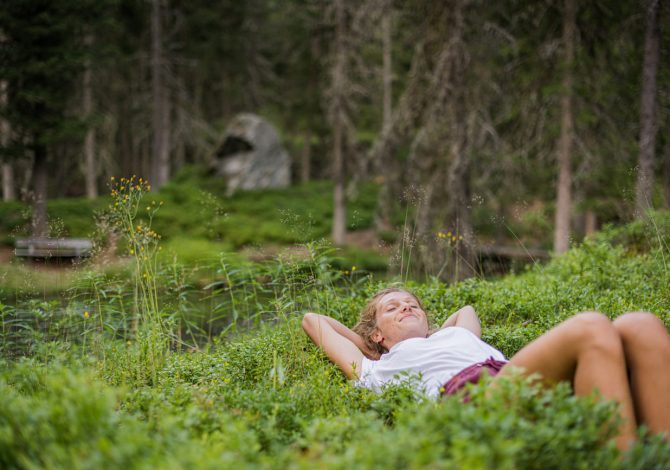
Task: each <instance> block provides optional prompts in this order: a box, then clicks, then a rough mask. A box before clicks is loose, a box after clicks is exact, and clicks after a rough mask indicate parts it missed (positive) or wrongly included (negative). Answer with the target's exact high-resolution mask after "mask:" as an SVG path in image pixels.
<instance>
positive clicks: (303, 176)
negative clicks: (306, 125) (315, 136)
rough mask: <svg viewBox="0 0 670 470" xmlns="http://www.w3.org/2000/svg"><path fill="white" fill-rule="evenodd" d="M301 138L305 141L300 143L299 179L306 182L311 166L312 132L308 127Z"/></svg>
mask: <svg viewBox="0 0 670 470" xmlns="http://www.w3.org/2000/svg"><path fill="white" fill-rule="evenodd" d="M303 138H304V139H305V141H304V143H303V145H302V153H301V155H300V181H301V182H303V183H306V182H308V181H309V177H310V173H311V166H312V165H311V162H312V142H311V140H312V132H311V130H310V129H307V131H305V135H304V136H303Z"/></svg>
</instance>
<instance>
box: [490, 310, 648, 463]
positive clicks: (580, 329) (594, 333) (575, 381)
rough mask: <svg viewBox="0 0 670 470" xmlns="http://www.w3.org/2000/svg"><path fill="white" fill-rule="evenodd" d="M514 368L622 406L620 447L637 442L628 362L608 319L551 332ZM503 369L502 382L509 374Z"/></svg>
mask: <svg viewBox="0 0 670 470" xmlns="http://www.w3.org/2000/svg"><path fill="white" fill-rule="evenodd" d="M509 364H510V365H512V366H516V367H521V368H523V369H524V370H525V371H526V372H527V373H529V374H532V373H539V374H540V375H542V377H543V378H544V379H545V380H546V381H548V382H559V381H565V380H567V381H570V382H571V383H572V385H573V388H574V391H575V394H577V395H588V394H590V393H591V392H593V390H598V392H599V393H600V394H601V395H602V396H603V397H604V398H607V399H610V400H614V401H616V402H617V403H619V412H620V414H621V417H622V418H623V423H622V425H621V427H620V428H619V436H618V437H617V440H616V443H617V447H619V449H622V450H623V449H626V448H627V447H628V445H629V444H630V442H631V441H632V440H634V439H635V429H636V421H635V414H634V411H633V401H632V398H631V393H630V387H629V384H628V377H627V375H626V362H625V356H624V351H623V346H622V344H621V338H620V337H619V333H618V332H617V330H616V328H614V325H613V324H612V322H611V321H610V320H609V319H608V318H607V317H606V316H604V315H602V314H600V313H595V312H587V313H581V314H579V315H575V316H574V317H571V318H569V319H568V320H566V321H564V322H563V323H561V324H560V325H558V326H556V327H555V328H552V329H551V330H550V331H548V332H546V333H545V334H543V335H542V336H540V337H539V338H537V339H536V340H535V341H533V342H532V343H530V344H528V345H527V346H526V347H524V348H523V349H521V351H519V352H518V353H517V354H515V355H514V357H512V359H511V360H510V362H509ZM509 370H510V368H508V367H507V366H505V367H504V368H503V369H502V371H501V373H500V374H499V376H502V375H505V374H506V373H509Z"/></svg>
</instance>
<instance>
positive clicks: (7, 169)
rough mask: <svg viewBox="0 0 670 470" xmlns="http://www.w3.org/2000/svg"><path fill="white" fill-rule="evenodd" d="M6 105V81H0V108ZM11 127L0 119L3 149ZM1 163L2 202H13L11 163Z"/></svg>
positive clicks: (0, 140) (0, 161)
mask: <svg viewBox="0 0 670 470" xmlns="http://www.w3.org/2000/svg"><path fill="white" fill-rule="evenodd" d="M6 104H7V81H6V80H2V81H0V108H1V107H4V106H5V105H6ZM11 131H12V130H11V126H10V125H9V121H7V120H6V119H0V146H1V147H5V146H7V145H8V144H9V138H10V133H11ZM0 163H2V200H3V201H13V200H14V199H16V190H15V187H14V171H13V170H14V169H13V168H12V165H11V163H9V161H6V160H0Z"/></svg>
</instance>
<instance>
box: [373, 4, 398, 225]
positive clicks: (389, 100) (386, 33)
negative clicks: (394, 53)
mask: <svg viewBox="0 0 670 470" xmlns="http://www.w3.org/2000/svg"><path fill="white" fill-rule="evenodd" d="M391 12H392V2H391V1H386V2H385V4H384V14H383V16H382V58H383V65H382V88H383V103H382V106H383V109H382V112H383V114H382V116H383V121H382V133H383V132H384V131H385V130H386V132H388V131H389V129H390V128H391V126H392V125H393V122H392V119H393V108H392V104H393V89H392V85H393V69H392V63H391V46H392V43H391ZM391 158H392V154H391V152H389V151H388V150H387V151H386V152H383V153H380V154H379V160H380V161H378V162H375V163H376V165H377V172H378V174H380V176H381V174H382V173H383V174H384V177H383V178H382V180H381V187H380V188H379V195H378V198H377V224H376V225H377V230H378V231H382V230H390V229H391V212H392V211H393V195H392V192H391V185H392V184H393V183H394V182H395V180H396V179H397V178H396V176H395V172H396V171H397V170H396V169H395V168H394V165H393V164H392V162H391Z"/></svg>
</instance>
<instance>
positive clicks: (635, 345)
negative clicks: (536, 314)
mask: <svg viewBox="0 0 670 470" xmlns="http://www.w3.org/2000/svg"><path fill="white" fill-rule="evenodd" d="M302 326H303V329H304V330H305V332H306V333H307V334H308V335H309V337H310V338H311V339H312V341H314V343H316V345H317V346H318V347H319V348H321V349H322V350H323V351H324V352H325V353H326V355H327V356H328V358H329V359H330V360H331V361H332V362H333V363H335V364H336V365H337V366H338V367H339V368H340V369H341V370H342V372H344V374H345V375H346V376H347V377H348V378H350V379H356V380H357V381H358V382H357V383H358V384H359V385H361V386H364V387H367V388H370V389H372V390H375V391H379V389H380V388H381V386H382V385H384V384H386V383H390V382H393V381H394V377H397V375H398V374H400V373H401V372H406V373H409V374H411V375H420V377H421V383H420V387H421V388H422V391H424V392H425V393H426V394H427V395H430V396H439V395H440V394H442V395H451V394H453V393H456V392H457V391H458V390H459V389H460V388H462V387H463V386H464V385H465V384H466V383H469V382H472V383H474V382H476V381H477V380H478V378H479V376H480V374H481V373H482V372H483V371H484V370H486V371H487V372H488V373H489V374H491V375H497V374H498V375H499V376H501V375H505V374H508V373H509V372H510V370H511V368H510V367H509V366H516V367H517V368H520V369H521V370H523V371H524V372H525V373H527V374H532V373H538V374H540V375H541V376H542V377H543V378H544V380H546V381H547V382H548V383H551V382H558V381H565V380H567V381H570V382H571V384H572V386H573V389H574V391H575V393H576V394H577V395H588V394H590V393H591V392H592V391H593V390H594V389H595V390H597V391H598V392H599V393H600V394H601V395H602V396H603V397H604V398H606V399H610V400H614V401H616V402H617V403H618V404H619V412H620V414H621V417H622V418H623V421H622V424H621V427H620V429H619V435H618V437H617V441H616V442H617V446H618V447H619V448H620V449H625V448H627V447H628V445H629V444H630V442H631V441H632V440H633V439H634V438H635V429H636V427H637V425H638V424H642V423H644V424H645V425H646V426H647V427H648V428H649V429H650V430H651V431H652V432H654V433H657V432H666V433H667V434H666V439H667V438H668V434H670V336H669V335H668V332H667V330H666V329H665V326H664V325H663V323H662V322H661V320H660V319H658V318H657V317H656V316H654V315H652V314H650V313H642V312H637V313H627V314H625V315H622V316H620V317H618V318H617V319H616V320H614V321H610V320H609V319H608V318H607V317H606V316H604V315H602V314H600V313H595V312H586V313H580V314H578V315H575V316H574V317H571V318H569V319H568V320H566V321H564V322H563V323H561V324H560V325H558V326H556V327H555V328H553V329H551V330H550V331H548V332H546V333H545V334H543V335H542V336H540V337H539V338H537V339H536V340H535V341H533V342H531V343H530V344H528V345H527V346H525V347H524V348H523V349H521V350H520V351H519V352H518V353H517V354H515V355H514V356H513V357H512V358H511V359H510V360H509V361H507V360H506V359H505V357H504V356H503V354H502V353H501V352H500V351H498V350H496V349H495V348H493V347H492V346H490V345H488V344H486V343H485V342H483V341H482V340H481V339H480V337H481V327H480V325H479V319H478V318H477V314H476V313H475V310H474V309H473V308H472V307H470V306H467V307H463V308H462V309H460V310H459V311H457V312H456V313H454V314H453V315H451V316H450V317H449V318H447V320H446V321H445V322H444V323H443V324H442V327H441V328H440V329H439V330H437V331H436V332H434V333H432V334H431V333H430V332H429V327H428V319H427V317H426V312H425V311H424V309H423V307H422V306H421V302H420V301H419V299H417V298H416V297H415V296H414V295H413V294H411V293H409V292H407V291H404V290H402V289H395V288H391V289H385V290H382V291H380V292H378V293H377V294H376V295H375V296H374V297H373V298H372V300H371V301H370V302H369V303H368V305H367V306H366V307H365V309H364V310H363V312H362V313H361V320H360V322H359V323H358V324H357V325H356V326H355V327H354V329H353V331H352V330H350V329H349V328H347V327H346V326H344V325H343V324H341V323H340V322H338V321H337V320H335V319H333V318H330V317H327V316H325V315H318V314H315V313H307V314H306V315H305V317H304V318H303V321H302Z"/></svg>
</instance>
